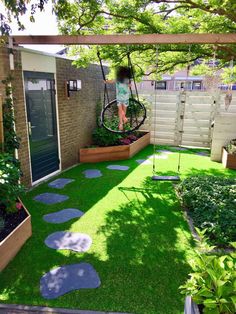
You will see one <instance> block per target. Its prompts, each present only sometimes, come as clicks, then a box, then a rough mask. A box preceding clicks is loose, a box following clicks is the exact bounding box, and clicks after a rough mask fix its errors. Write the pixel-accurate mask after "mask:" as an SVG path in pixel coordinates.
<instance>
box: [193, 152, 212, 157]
mask: <svg viewBox="0 0 236 314" xmlns="http://www.w3.org/2000/svg"><path fill="white" fill-rule="evenodd" d="M196 155H199V156H205V157H209V154H208V153H207V152H197V153H196Z"/></svg>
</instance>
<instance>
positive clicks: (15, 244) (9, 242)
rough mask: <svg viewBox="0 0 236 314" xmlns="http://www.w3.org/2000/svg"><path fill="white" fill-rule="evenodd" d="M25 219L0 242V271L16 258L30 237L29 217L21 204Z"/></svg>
mask: <svg viewBox="0 0 236 314" xmlns="http://www.w3.org/2000/svg"><path fill="white" fill-rule="evenodd" d="M19 201H20V203H21V204H22V206H23V208H24V210H25V212H26V214H27V217H26V218H25V219H24V220H23V221H22V222H21V223H20V224H19V225H18V226H17V227H16V228H15V229H14V230H12V232H11V233H10V234H9V235H8V236H7V237H6V238H5V239H4V240H2V241H1V242H0V256H1V260H0V271H2V270H3V269H4V268H5V267H6V266H7V265H8V264H9V263H10V261H11V260H12V259H13V258H14V257H15V256H16V254H17V253H18V252H19V250H20V249H21V247H22V246H23V245H24V244H25V242H26V241H27V240H28V239H29V238H30V237H31V235H32V225H31V215H30V213H29V212H28V210H27V209H26V207H25V206H24V204H23V203H22V201H21V200H19Z"/></svg>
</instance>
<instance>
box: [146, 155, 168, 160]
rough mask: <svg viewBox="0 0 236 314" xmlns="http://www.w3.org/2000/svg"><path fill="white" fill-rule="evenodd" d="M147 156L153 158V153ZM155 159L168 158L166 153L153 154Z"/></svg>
mask: <svg viewBox="0 0 236 314" xmlns="http://www.w3.org/2000/svg"><path fill="white" fill-rule="evenodd" d="M148 158H153V155H149V156H148ZM155 159H168V156H167V155H155Z"/></svg>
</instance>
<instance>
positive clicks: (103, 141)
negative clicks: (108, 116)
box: [92, 126, 122, 147]
mask: <svg viewBox="0 0 236 314" xmlns="http://www.w3.org/2000/svg"><path fill="white" fill-rule="evenodd" d="M92 137H93V144H95V145H98V146H101V147H103V146H113V145H118V144H119V139H121V138H122V135H120V134H116V133H112V132H109V131H108V130H106V129H105V128H104V127H99V126H98V127H96V129H95V130H94V131H93V135H92Z"/></svg>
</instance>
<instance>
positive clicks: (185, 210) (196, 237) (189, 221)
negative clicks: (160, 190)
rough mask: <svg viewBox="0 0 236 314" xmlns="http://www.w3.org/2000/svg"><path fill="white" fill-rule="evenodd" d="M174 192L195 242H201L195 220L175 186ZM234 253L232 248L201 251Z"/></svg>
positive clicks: (203, 251)
mask: <svg viewBox="0 0 236 314" xmlns="http://www.w3.org/2000/svg"><path fill="white" fill-rule="evenodd" d="M174 190H175V194H176V197H177V200H178V201H179V202H180V206H181V209H182V212H183V216H184V219H185V220H186V222H187V224H188V226H189V230H190V232H191V235H192V237H193V238H194V240H197V241H201V238H200V236H199V235H198V233H197V230H196V228H195V226H194V223H193V219H192V218H191V217H190V216H189V214H188V211H189V210H188V208H187V207H185V206H184V204H183V202H182V198H181V196H180V194H179V193H178V191H177V189H176V187H175V186H174ZM232 252H235V250H234V249H230V248H224V249H223V248H217V247H216V248H215V249H213V250H210V251H207V250H201V253H212V254H215V253H224V254H229V253H232Z"/></svg>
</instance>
